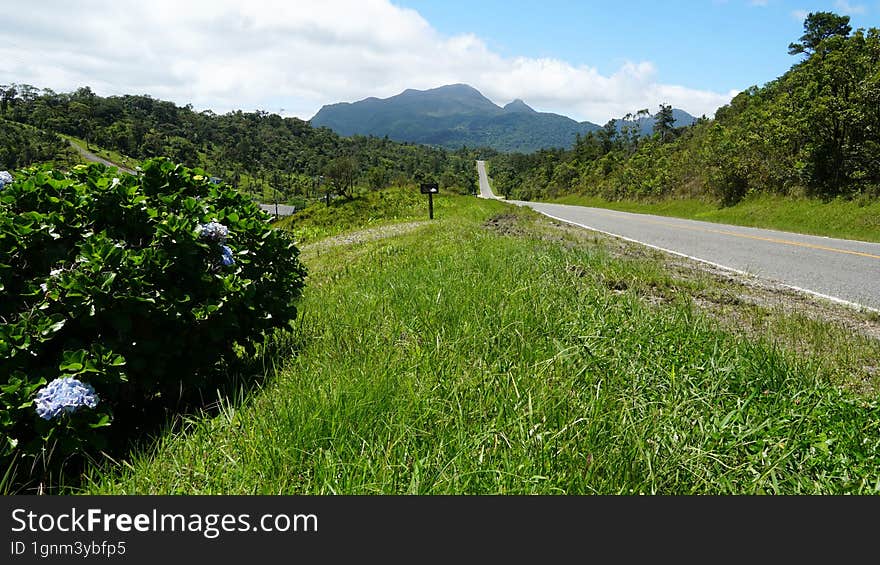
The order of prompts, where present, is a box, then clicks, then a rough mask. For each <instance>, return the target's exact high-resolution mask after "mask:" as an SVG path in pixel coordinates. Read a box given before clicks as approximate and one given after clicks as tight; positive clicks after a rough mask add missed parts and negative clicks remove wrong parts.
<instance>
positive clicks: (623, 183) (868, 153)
mask: <svg viewBox="0 0 880 565" xmlns="http://www.w3.org/2000/svg"><path fill="white" fill-rule="evenodd" d="M789 52H790V54H792V55H793V56H795V57H798V59H799V60H798V62H796V63H795V64H794V65H793V66H792V68H791V69H790V70H789V71H788V72H787V73H785V74H784V75H783V76H781V77H779V78H778V79H776V80H773V81H771V82H769V83H767V84H765V85H764V86H762V87H758V86H753V87H751V88H748V89H746V90H745V91H743V92H741V93H740V94H738V95H737V96H736V97H735V98H734V99H733V100H732V101H731V103H730V104H728V105H726V106H723V107H721V108H719V109H718V110H717V111H716V113H715V116H714V118H713V119H706V118H703V119H700V120H698V121H697V123H696V124H694V125H692V126H688V127H684V128H674V127H673V126H672V124H673V122H672V119H671V115H667V116H665V118H664V116H663V115H662V114H663V113H662V112H661V114H660V115H659V118H658V120H657V122H656V124H655V127H654V133H653V135H652V136H648V137H643V136H640V135H639V132H638V131H636V130H627V129H623V130H622V131H621V130H620V129H619V128H617V127H616V124H615V122H614V121H613V120H612V121H611V122H609V123H608V124H606V125H605V127H604V128H603V129H602V130H600V131H598V132H596V133H590V134H588V135H586V136H583V137H581V138H579V139H578V140H577V142H576V144H575V146H574V147H572V148H571V149H568V150H544V151H538V152H536V153H532V154H528V155H526V154H516V153H514V154H504V155H497V156H495V157H492V158H491V159H490V173H491V175H492V177H493V179H494V180H495V183H496V185H497V187H498V192H499V193H500V194H503V195H504V196H506V197H508V198H514V199H519V200H554V199H558V198H566V199H569V198H571V196H570V195H575V196H577V197H582V198H584V199H586V201H589V202H590V203H591V204H592V205H599V206H608V207H615V208H625V207H633V208H636V209H638V208H642V207H643V209H647V210H652V211H656V212H661V213H662V212H664V211H665V212H666V213H669V214H671V215H678V216H684V217H700V216H703V217H701V218H700V219H710V220H715V221H726V222H735V223H743V224H745V225H756V226H761V227H775V228H780V229H792V230H795V231H807V232H809V233H818V234H822V235H836V236H843V237H853V238H856V239H870V240H875V241H876V240H877V239H878V226H877V222H876V220H873V218H872V216H875V214H876V203H877V201H878V196H880V158H878V155H880V98H878V92H880V78H878V77H880V30H878V29H877V28H871V29H868V30H864V29H858V30H855V31H853V30H852V28H851V27H850V25H849V17H847V16H838V15H836V14H834V13H831V12H817V13H812V14H810V15H809V16H808V17H807V19H806V20H805V22H804V35H803V36H802V37H801V38H800V39H799V40H798V41H797V42H795V43H792V44H791V46H790V48H789ZM665 108H667V109H668V106H667V107H665ZM667 113H668V112H667ZM805 199H806V201H805ZM568 201H579V200H577V199H575V200H568ZM820 204H823V205H820ZM866 204H867V206H865V205H866ZM863 207H865V209H864V210H862V208H863ZM851 216H854V217H851Z"/></svg>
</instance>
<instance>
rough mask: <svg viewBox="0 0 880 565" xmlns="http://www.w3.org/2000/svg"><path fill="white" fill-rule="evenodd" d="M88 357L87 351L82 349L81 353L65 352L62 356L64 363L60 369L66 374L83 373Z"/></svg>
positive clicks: (62, 362)
mask: <svg viewBox="0 0 880 565" xmlns="http://www.w3.org/2000/svg"><path fill="white" fill-rule="evenodd" d="M86 355H87V353H86V351H85V350H82V349H80V350H79V351H65V352H64V353H63V354H62V361H61V364H60V365H59V366H58V369H59V370H61V371H64V372H76V371H81V370H82V368H83V366H84V365H85V360H86Z"/></svg>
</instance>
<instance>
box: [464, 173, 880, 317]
mask: <svg viewBox="0 0 880 565" xmlns="http://www.w3.org/2000/svg"><path fill="white" fill-rule="evenodd" d="M477 170H478V172H479V178H480V195H481V196H482V197H484V198H498V197H497V196H495V194H494V193H493V192H492V189H491V187H490V186H489V182H488V177H487V176H486V172H485V163H484V162H482V161H478V162H477ZM510 202H511V203H512V204H516V205H518V206H528V207H529V208H532V209H533V210H535V211H537V212H540V213H541V214H544V215H545V216H549V217H551V218H554V219H556V220H559V221H563V222H566V223H569V224H573V225H576V226H580V227H582V228H586V229H589V230H593V231H598V232H601V233H605V234H608V235H612V236H615V237H619V238H622V239H625V240H627V241H632V242H635V243H640V244H643V245H647V246H649V247H653V248H655V249H659V250H661V251H666V252H669V253H673V254H676V255H680V256H684V257H688V258H690V259H696V260H698V261H702V262H704V263H709V264H711V265H714V266H716V267H721V268H724V269H728V270H731V271H735V272H738V273H743V274H748V275H753V276H757V277H760V278H764V279H768V280H772V281H774V282H777V283H780V284H782V285H785V286H788V287H790V288H794V289H796V290H799V291H803V292H807V293H809V294H813V295H816V296H820V297H822V298H825V299H828V300H832V301H834V302H839V303H843V304H847V305H850V306H855V307H858V308H861V309H867V310H872V311H876V312H880V243H868V242H863V241H852V240H847V239H835V238H828V237H820V236H812V235H804V234H798V233H790V232H781V231H775V230H766V229H758V228H747V227H742V226H732V225H726V224H715V223H711V222H700V221H696V220H684V219H680V218H671V217H666V216H653V215H650V214H632V213H629V212H618V211H616V210H606V209H603V208H589V207H586V206H569V205H565V204H549V203H544V202H523V201H515V200H512V201H510Z"/></svg>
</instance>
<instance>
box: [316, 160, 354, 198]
mask: <svg viewBox="0 0 880 565" xmlns="http://www.w3.org/2000/svg"><path fill="white" fill-rule="evenodd" d="M357 170H358V166H357V161H355V159H354V157H349V156H344V157H337V158H336V159H333V160H332V161H330V162H329V163H328V164H327V166H326V167H325V169H324V176H326V177H327V179H328V180H329V181H330V182H329V184H328V190H327V195H326V196H327V205H328V206H329V205H330V189H331V188H332V189H333V190H335V191H336V193H337V194H339V195H340V196H344V197H346V198H348V199H351V198H352V190H353V189H354V179H355V177H356V176H357Z"/></svg>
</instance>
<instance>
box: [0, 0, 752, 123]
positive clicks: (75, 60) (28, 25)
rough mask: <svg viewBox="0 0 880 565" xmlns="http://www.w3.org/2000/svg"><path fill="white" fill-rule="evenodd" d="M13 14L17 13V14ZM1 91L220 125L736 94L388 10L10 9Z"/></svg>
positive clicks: (352, 3) (341, 2)
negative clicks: (362, 110)
mask: <svg viewBox="0 0 880 565" xmlns="http://www.w3.org/2000/svg"><path fill="white" fill-rule="evenodd" d="M9 4H11V5H9ZM4 7H5V8H6V9H5V10H4V12H5V16H4V19H5V21H4V25H3V26H2V28H0V77H3V78H2V81H3V82H19V83H28V84H32V85H34V86H37V87H41V88H42V87H47V88H52V89H54V90H58V91H68V90H72V89H75V88H78V87H80V86H84V85H89V86H91V87H92V88H93V90H95V92H97V93H98V94H102V95H114V94H150V95H152V96H154V97H156V98H161V99H166V100H173V101H174V102H176V103H178V104H186V103H192V104H193V105H194V106H195V107H196V108H197V109H205V108H211V109H213V110H214V111H216V112H221V113H222V112H225V111H229V110H232V109H239V108H241V109H244V110H249V109H257V108H259V109H263V110H267V111H270V112H278V111H280V109H281V108H284V109H285V110H284V113H285V114H286V115H295V116H299V117H301V118H304V119H308V118H311V117H312V115H314V113H315V112H316V111H317V110H318V109H319V108H320V106H321V105H323V104H328V103H333V102H339V101H354V100H359V99H362V98H365V97H367V96H378V97H387V96H391V95H394V94H397V93H399V92H401V91H402V90H404V89H406V88H416V89H425V88H433V87H436V86H440V85H443V84H450V83H459V82H461V83H467V84H470V85H472V86H474V87H475V88H477V89H478V90H480V91H481V92H483V93H484V94H485V95H486V96H488V97H489V98H491V99H492V100H493V101H494V102H496V103H499V104H504V103H506V102H508V101H510V100H512V99H514V98H522V99H523V100H525V101H526V102H527V103H529V104H530V105H532V106H533V107H535V108H536V109H538V110H544V111H553V112H559V113H562V114H566V115H569V116H571V117H573V118H575V119H578V120H590V121H593V122H596V123H604V122H605V121H607V120H608V119H610V118H611V117H620V116H622V115H624V114H626V113H627V112H632V111H635V110H637V109H639V108H645V107H648V108H651V109H652V111H653V110H655V109H656V108H657V106H658V105H659V104H660V103H661V102H663V103H670V104H672V105H673V106H676V107H679V108H682V109H685V110H687V111H689V112H691V113H692V114H695V115H700V114H704V113H705V114H707V115H712V114H713V113H714V111H715V109H717V108H718V107H719V106H721V105H723V104H726V103H727V102H728V101H729V100H730V98H731V97H732V96H733V95H734V94H735V93H730V92H728V93H716V92H709V91H705V90H699V89H694V88H687V87H684V86H677V85H669V84H664V83H662V82H661V80H660V78H659V77H658V71H657V69H655V68H654V66H653V65H652V64H651V63H649V62H644V61H642V62H632V63H627V64H625V65H623V66H622V67H621V68H620V69H618V70H617V71H616V72H614V73H613V74H611V75H609V76H604V75H602V74H600V73H599V72H598V71H597V70H596V69H595V68H592V67H588V66H575V65H572V64H571V63H568V62H566V61H562V60H558V59H536V58H524V57H513V58H512V57H502V56H501V55H499V54H498V53H495V52H493V51H492V50H490V49H489V48H488V46H487V45H486V44H485V42H484V41H482V40H481V39H480V38H479V37H477V36H474V35H470V34H464V35H456V36H444V35H442V34H440V33H439V32H438V31H437V30H435V29H434V28H433V27H432V26H431V25H430V24H429V23H428V22H427V21H426V20H425V19H424V18H422V17H421V16H420V15H419V14H418V13H417V12H415V11H413V10H409V9H404V8H401V7H398V6H395V5H393V4H391V3H390V2H389V1H388V0H320V1H315V0H308V1H296V2H290V1H287V0H192V1H187V2H180V1H177V0H153V1H151V2H122V1H119V0H116V1H111V0H84V1H82V2H69V1H66V0H46V1H43V2H41V3H40V7H39V9H37V8H35V7H34V5H33V2H32V1H30V0H27V1H26V0H5V2H4Z"/></svg>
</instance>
